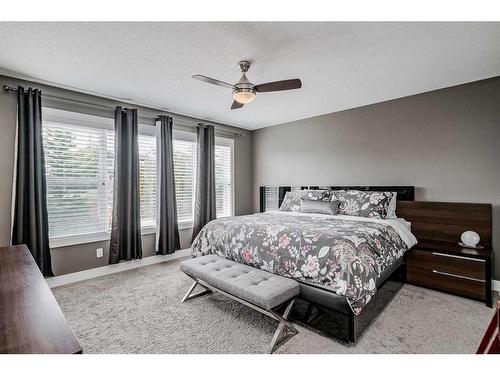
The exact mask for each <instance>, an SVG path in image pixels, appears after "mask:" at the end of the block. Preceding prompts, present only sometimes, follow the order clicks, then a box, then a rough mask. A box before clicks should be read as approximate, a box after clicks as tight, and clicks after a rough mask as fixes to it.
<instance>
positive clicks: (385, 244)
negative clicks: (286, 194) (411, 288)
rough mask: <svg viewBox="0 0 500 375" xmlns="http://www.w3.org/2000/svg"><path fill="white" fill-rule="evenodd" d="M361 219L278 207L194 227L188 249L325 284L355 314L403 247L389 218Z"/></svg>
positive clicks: (199, 254)
mask: <svg viewBox="0 0 500 375" xmlns="http://www.w3.org/2000/svg"><path fill="white" fill-rule="evenodd" d="M363 219H364V218H353V217H352V216H342V215H335V216H331V215H318V214H300V213H283V212H280V213H279V212H268V213H260V214H254V215H246V216H236V217H228V218H221V219H216V220H213V221H211V222H210V223H208V224H207V225H206V226H205V227H204V228H203V229H202V230H201V231H200V233H199V234H198V236H197V237H196V239H195V240H194V242H193V244H192V247H191V249H192V255H193V256H203V255H207V254H216V255H219V256H221V257H224V258H227V259H230V260H233V261H236V262H240V263H244V264H248V265H250V266H253V267H256V268H260V269H263V270H266V271H269V272H272V273H275V274H277V275H281V276H286V277H290V278H293V279H297V280H299V281H305V282H309V283H314V284H320V285H322V286H326V287H329V289H331V290H333V291H334V292H335V293H337V294H338V295H341V296H345V297H346V298H347V301H348V302H349V304H350V306H351V308H352V311H353V312H354V313H355V314H359V313H360V312H361V310H362V309H363V307H364V306H365V305H366V304H367V303H368V302H369V301H370V299H371V297H372V296H373V295H374V294H375V292H376V287H375V281H376V280H377V278H378V277H379V275H380V273H381V272H382V271H383V270H384V269H385V268H386V267H388V266H390V265H391V264H392V263H393V262H394V261H395V260H397V259H398V258H400V257H401V256H402V255H403V254H404V252H405V251H406V250H407V249H408V245H407V244H406V243H405V241H403V239H402V237H401V236H400V234H398V232H401V230H398V231H397V230H396V229H398V228H395V226H394V225H389V220H373V219H364V220H363ZM407 231H408V232H409V230H408V229H407ZM409 235H410V236H412V235H411V233H409ZM410 245H411V244H410Z"/></svg>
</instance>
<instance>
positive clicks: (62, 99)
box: [3, 85, 245, 137]
mask: <svg viewBox="0 0 500 375" xmlns="http://www.w3.org/2000/svg"><path fill="white" fill-rule="evenodd" d="M3 90H4V91H5V92H15V93H17V88H15V87H10V86H7V85H4V86H3ZM43 96H44V97H47V98H50V99H56V100H61V101H65V102H68V103H75V104H83V105H86V106H91V107H95V108H101V109H106V110H113V109H114V107H110V106H107V105H103V104H95V103H89V102H85V101H81V100H76V99H68V98H64V97H62V96H57V95H50V94H44V95H43ZM159 112H160V114H167V115H170V114H169V113H167V112H162V111H159ZM153 119H154V120H156V118H153ZM182 125H183V126H192V127H197V126H198V123H197V124H189V125H188V124H185V123H183V124H182ZM174 127H175V124H174ZM215 131H216V132H218V133H222V134H228V135H232V136H235V137H244V136H245V134H244V133H234V132H232V131H229V130H223V129H217V126H216V129H215Z"/></svg>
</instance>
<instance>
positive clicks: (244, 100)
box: [233, 88, 256, 104]
mask: <svg viewBox="0 0 500 375" xmlns="http://www.w3.org/2000/svg"><path fill="white" fill-rule="evenodd" d="M255 96H256V94H255V90H254V89H250V88H239V89H235V90H234V91H233V99H234V100H236V101H237V102H238V103H241V104H248V103H250V102H251V101H253V100H254V99H255Z"/></svg>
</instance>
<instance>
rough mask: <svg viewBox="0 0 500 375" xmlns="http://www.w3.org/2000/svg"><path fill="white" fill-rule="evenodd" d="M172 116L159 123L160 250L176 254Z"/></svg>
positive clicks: (161, 119)
mask: <svg viewBox="0 0 500 375" xmlns="http://www.w3.org/2000/svg"><path fill="white" fill-rule="evenodd" d="M172 127H173V123H172V117H170V116H165V115H161V116H159V119H158V121H157V122H156V130H157V132H156V134H157V137H156V144H157V147H156V149H157V157H158V163H157V164H158V169H157V171H158V173H157V196H158V210H157V222H158V226H157V230H156V253H157V254H159V255H165V254H172V253H174V252H175V250H178V249H180V243H179V226H178V222H177V200H176V197H175V175H174V152H173V128H172Z"/></svg>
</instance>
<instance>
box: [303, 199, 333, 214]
mask: <svg viewBox="0 0 500 375" xmlns="http://www.w3.org/2000/svg"><path fill="white" fill-rule="evenodd" d="M300 202H301V206H300V212H302V213H310V214H323V215H336V214H337V211H338V207H339V202H337V201H326V202H325V201H320V200H312V199H305V198H302V199H301V200H300Z"/></svg>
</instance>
